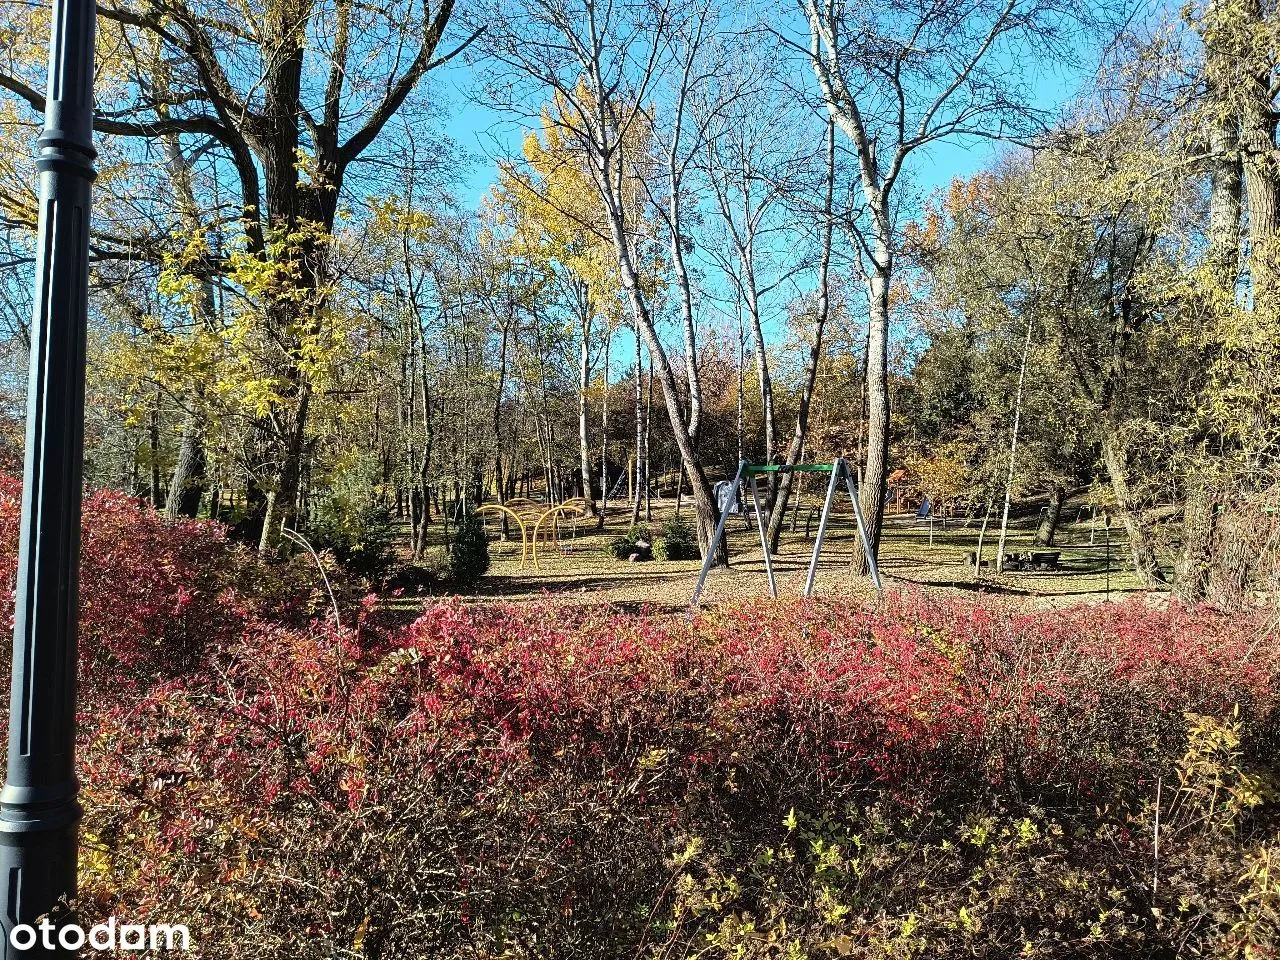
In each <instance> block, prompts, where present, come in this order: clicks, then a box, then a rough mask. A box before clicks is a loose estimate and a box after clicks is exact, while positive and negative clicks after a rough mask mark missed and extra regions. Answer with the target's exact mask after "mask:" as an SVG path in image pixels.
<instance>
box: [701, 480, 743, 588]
mask: <svg viewBox="0 0 1280 960" xmlns="http://www.w3.org/2000/svg"><path fill="white" fill-rule="evenodd" d="M746 467H747V461H745V460H742V461H740V462H739V463H738V472H737V473H735V474H734V475H733V489H734V490H735V491H736V490H737V489H738V482H739V481H740V480H741V479H742V471H743V470H745V469H746ZM719 506H720V505H719V504H716V507H717V508H719ZM728 519H729V511H728V510H721V511H720V522H719V523H717V524H716V535H715V536H714V537H712V538H711V543H709V544H708V545H707V555H706V557H704V558H703V560H702V572H701V573H699V574H698V585H697V586H696V587H694V588H693V599H692V600H690V601H689V606H691V607H696V606H697V605H698V598H700V597H701V596H702V588H703V587H704V586H705V585H706V582H707V573H708V571H710V570H711V563H712V561H714V560H715V558H716V549H717V548H718V547H719V546H720V538H721V537H723V536H724V525H725V521H727V520H728ZM726 552H728V551H727V550H726Z"/></svg>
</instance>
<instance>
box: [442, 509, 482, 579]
mask: <svg viewBox="0 0 1280 960" xmlns="http://www.w3.org/2000/svg"><path fill="white" fill-rule="evenodd" d="M488 569H489V538H488V537H487V536H485V532H484V520H483V518H482V517H480V516H479V515H478V514H475V513H468V514H466V515H465V516H464V517H463V518H462V522H461V523H459V524H458V529H457V531H456V533H455V534H454V537H453V544H452V545H451V546H450V547H449V575H450V576H451V577H452V578H453V582H454V584H455V585H456V586H459V587H471V586H474V585H475V582H476V581H477V580H479V579H480V578H481V577H482V576H484V574H485V571H486V570H488Z"/></svg>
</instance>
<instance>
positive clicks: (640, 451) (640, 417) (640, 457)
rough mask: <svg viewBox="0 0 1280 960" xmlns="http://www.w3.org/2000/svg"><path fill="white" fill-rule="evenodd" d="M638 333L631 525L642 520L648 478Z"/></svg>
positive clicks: (642, 382)
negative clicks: (641, 507)
mask: <svg viewBox="0 0 1280 960" xmlns="http://www.w3.org/2000/svg"><path fill="white" fill-rule="evenodd" d="M635 334H636V374H635V388H636V457H635V461H636V462H635V490H634V491H632V499H631V525H632V526H635V525H636V524H638V523H639V522H640V502H641V498H642V496H643V493H642V489H643V481H644V480H645V479H648V478H647V477H642V471H643V467H644V363H643V357H641V355H640V331H639V329H637V330H636V331H635Z"/></svg>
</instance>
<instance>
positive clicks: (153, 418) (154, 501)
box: [147, 395, 163, 510]
mask: <svg viewBox="0 0 1280 960" xmlns="http://www.w3.org/2000/svg"><path fill="white" fill-rule="evenodd" d="M159 403H160V397H159V395H157V396H156V403H155V405H153V406H152V407H151V413H150V415H149V416H148V418H147V450H148V452H149V454H150V458H151V483H150V491H149V496H150V498H151V506H153V507H155V508H156V509H157V510H159V509H160V506H161V503H162V502H163V500H162V498H161V496H160V407H159Z"/></svg>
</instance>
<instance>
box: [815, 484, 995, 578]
mask: <svg viewBox="0 0 1280 960" xmlns="http://www.w3.org/2000/svg"><path fill="white" fill-rule="evenodd" d="M840 462H841V463H843V464H844V479H845V482H846V483H847V484H848V485H849V499H850V500H852V501H853V517H854V519H855V520H857V521H858V536H859V537H860V538H861V539H862V552H863V553H864V554H866V557H867V569H868V570H869V571H871V582H872V583H874V584H875V585H876V590H877V591H878V592H880V593H883V592H884V584H882V583H881V582H880V565H879V564H877V563H876V557H875V554H874V553H872V552H871V540H870V539H869V538H868V537H867V524H866V522H865V521H864V520H863V519H862V506H861V504H859V503H858V491H857V490H856V489H855V488H854V484H853V474H852V473H851V472H850V470H849V465H848V463H847V462H846V461H844V460H841V461H840ZM929 529H930V531H932V530H933V528H932V527H930V528H929ZM979 559H981V558H979Z"/></svg>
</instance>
